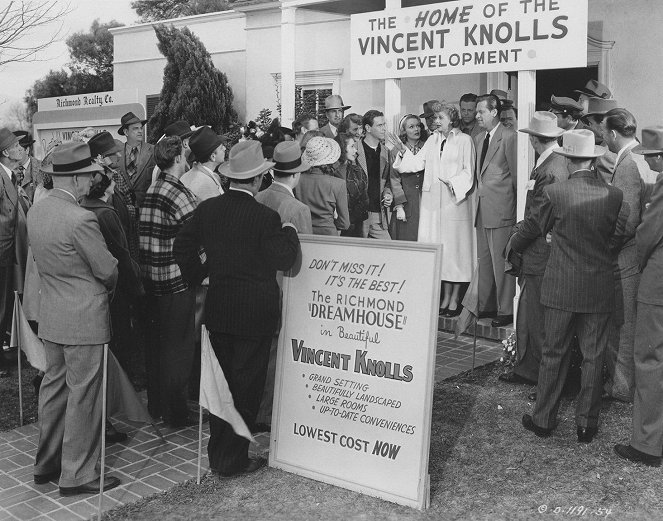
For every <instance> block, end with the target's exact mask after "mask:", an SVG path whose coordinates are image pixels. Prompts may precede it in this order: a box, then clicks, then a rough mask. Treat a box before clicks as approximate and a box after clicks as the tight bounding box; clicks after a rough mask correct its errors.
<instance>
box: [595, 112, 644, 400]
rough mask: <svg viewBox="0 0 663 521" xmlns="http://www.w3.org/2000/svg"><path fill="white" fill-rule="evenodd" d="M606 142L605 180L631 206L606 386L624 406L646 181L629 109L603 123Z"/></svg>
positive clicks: (630, 382) (630, 386)
mask: <svg viewBox="0 0 663 521" xmlns="http://www.w3.org/2000/svg"><path fill="white" fill-rule="evenodd" d="M601 128H602V130H603V139H604V142H605V144H606V145H607V146H608V149H609V150H610V152H612V153H613V154H615V156H616V159H615V168H614V170H613V171H612V174H611V175H610V177H608V178H607V179H606V180H607V181H608V184H610V185H612V186H614V187H616V188H619V189H620V190H621V191H622V193H623V194H624V202H625V203H626V204H628V206H629V210H630V213H629V217H628V221H627V222H626V230H625V233H624V244H623V246H622V247H621V249H620V251H619V254H618V255H617V269H616V271H615V292H616V295H615V296H616V299H617V300H616V303H617V305H616V311H615V316H614V317H613V319H612V320H611V321H610V326H611V331H610V336H609V340H608V351H607V353H606V366H607V367H608V376H609V379H608V381H607V382H606V385H605V392H606V395H607V396H610V397H612V398H614V399H617V400H621V401H624V402H631V401H633V391H634V389H635V375H634V373H635V368H634V361H633V338H634V335H635V314H636V298H637V295H638V284H639V282H640V268H639V267H638V257H637V252H636V245H635V230H636V229H637V227H638V226H639V225H640V215H641V208H640V207H641V201H642V200H643V198H644V195H643V194H644V181H643V180H642V178H641V177H640V172H639V170H638V166H637V165H636V164H635V161H634V160H633V156H632V154H631V150H632V149H633V148H634V147H635V146H636V145H637V144H638V142H637V140H636V139H635V132H636V128H637V123H636V121H635V117H634V116H633V114H631V113H630V112H629V111H628V110H626V109H621V108H617V109H612V110H610V111H609V112H607V113H606V115H605V117H604V118H603V122H602V123H601Z"/></svg>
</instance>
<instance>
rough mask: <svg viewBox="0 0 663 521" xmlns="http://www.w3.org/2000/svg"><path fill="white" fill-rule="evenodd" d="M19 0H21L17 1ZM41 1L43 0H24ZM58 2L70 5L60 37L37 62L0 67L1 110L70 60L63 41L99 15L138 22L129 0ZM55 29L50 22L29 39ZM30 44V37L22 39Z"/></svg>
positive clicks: (81, 29)
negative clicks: (40, 79)
mask: <svg viewBox="0 0 663 521" xmlns="http://www.w3.org/2000/svg"><path fill="white" fill-rule="evenodd" d="M17 1H20V0H17ZM24 1H32V2H37V3H40V2H44V1H46V0H24ZM57 1H58V3H59V4H61V5H67V4H69V8H70V11H71V12H70V13H69V14H68V15H67V16H66V17H65V18H64V19H63V20H62V31H61V33H60V36H59V40H58V41H57V42H55V43H53V44H52V45H50V46H49V47H48V48H47V49H45V50H44V51H42V52H41V53H40V54H39V55H38V56H37V60H36V61H32V62H28V63H9V64H7V65H4V66H2V67H0V77H1V78H2V81H1V82H0V110H1V109H2V107H3V105H5V106H6V105H9V104H11V103H12V102H13V101H15V100H21V99H22V98H23V96H24V95H25V91H26V90H27V89H29V88H30V87H31V86H32V84H33V83H34V82H35V81H36V80H38V79H39V78H41V77H43V76H44V75H45V74H46V73H47V72H48V71H49V70H50V69H56V70H57V69H60V68H61V67H62V66H63V65H65V64H66V63H67V62H68V61H69V54H68V52H67V46H66V44H65V40H66V39H67V37H68V36H69V35H70V34H73V33H76V32H80V31H83V32H87V31H88V30H89V29H90V26H91V25H92V22H93V21H94V20H95V19H96V18H98V19H99V21H100V22H102V23H104V22H109V21H111V20H117V21H118V22H120V23H123V24H124V25H131V24H134V23H137V22H138V19H139V17H138V15H137V14H136V12H135V11H134V10H133V9H131V5H130V4H131V0H70V1H66V0H57ZM56 29H57V25H53V26H51V27H50V28H48V29H42V30H41V31H40V33H41V34H39V33H38V32H35V34H31V35H30V38H31V39H34V40H35V41H38V40H39V39H40V38H41V39H43V38H44V36H45V35H44V33H47V35H48V34H50V32H51V31H54V30H56ZM23 43H24V44H26V43H29V40H28V39H27V38H26V40H25V41H24V42H23Z"/></svg>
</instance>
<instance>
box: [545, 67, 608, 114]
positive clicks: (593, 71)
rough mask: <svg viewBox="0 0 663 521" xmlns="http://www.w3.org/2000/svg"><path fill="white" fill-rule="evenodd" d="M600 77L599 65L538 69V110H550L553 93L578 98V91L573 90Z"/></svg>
mask: <svg viewBox="0 0 663 521" xmlns="http://www.w3.org/2000/svg"><path fill="white" fill-rule="evenodd" d="M598 77H599V67H598V65H593V66H590V67H578V68H574V69H548V70H540V71H536V110H548V109H549V108H550V96H552V95H553V94H554V95H555V96H558V97H559V96H563V97H566V98H573V99H574V100H577V99H578V93H577V92H573V91H574V90H575V89H580V88H582V87H584V86H585V84H586V83H587V82H588V81H589V80H598Z"/></svg>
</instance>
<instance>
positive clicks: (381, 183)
mask: <svg viewBox="0 0 663 521" xmlns="http://www.w3.org/2000/svg"><path fill="white" fill-rule="evenodd" d="M362 123H363V125H364V132H365V135H364V138H363V139H362V140H361V141H360V142H359V143H358V144H357V161H358V163H359V165H360V166H361V167H362V168H363V170H364V172H366V175H367V176H368V219H366V220H365V221H364V225H363V230H362V235H363V236H364V237H369V238H371V239H383V240H391V235H389V219H388V217H389V214H388V211H387V209H388V208H389V207H390V206H391V203H392V202H393V200H394V196H393V193H392V191H391V182H390V179H391V175H392V168H393V167H392V165H393V164H394V159H395V158H394V157H393V155H392V153H391V152H390V151H389V149H387V147H386V146H385V144H384V140H385V137H386V133H387V123H386V122H385V119H384V114H383V113H382V112H380V111H378V110H369V111H368V112H367V113H366V114H364V117H363V119H362Z"/></svg>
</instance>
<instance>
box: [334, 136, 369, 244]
mask: <svg viewBox="0 0 663 521" xmlns="http://www.w3.org/2000/svg"><path fill="white" fill-rule="evenodd" d="M336 141H337V143H338V144H339V145H340V147H341V157H340V159H339V166H338V172H339V175H340V177H341V178H342V179H344V180H345V183H346V186H347V190H348V213H349V214H350V227H349V228H348V229H347V230H343V231H341V235H342V236H344V237H363V235H362V228H363V224H364V221H365V220H366V219H368V176H367V175H366V172H364V169H363V168H362V167H361V165H360V164H359V163H358V162H357V141H356V140H355V138H354V136H353V135H352V134H339V135H338V136H336Z"/></svg>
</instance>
